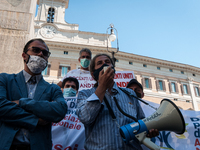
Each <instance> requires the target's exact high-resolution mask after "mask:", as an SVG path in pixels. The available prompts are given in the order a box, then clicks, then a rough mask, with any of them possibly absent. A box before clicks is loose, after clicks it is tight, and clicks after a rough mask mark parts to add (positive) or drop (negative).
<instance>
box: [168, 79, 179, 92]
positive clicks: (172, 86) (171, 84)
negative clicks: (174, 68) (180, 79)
mask: <svg viewBox="0 0 200 150" xmlns="http://www.w3.org/2000/svg"><path fill="white" fill-rule="evenodd" d="M169 91H170V92H172V93H178V86H177V83H176V82H175V81H171V82H169Z"/></svg>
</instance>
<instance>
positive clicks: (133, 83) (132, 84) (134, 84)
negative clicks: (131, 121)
mask: <svg viewBox="0 0 200 150" xmlns="http://www.w3.org/2000/svg"><path fill="white" fill-rule="evenodd" d="M126 88H129V89H132V90H133V91H134V92H135V94H136V95H137V97H138V98H143V97H144V92H143V87H142V85H141V84H140V83H139V82H138V81H137V80H136V79H132V80H130V81H129V83H128V84H127V86H126Z"/></svg>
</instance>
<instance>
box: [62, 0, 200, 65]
mask: <svg viewBox="0 0 200 150" xmlns="http://www.w3.org/2000/svg"><path fill="white" fill-rule="evenodd" d="M65 21H66V22H68V23H72V24H73V23H75V24H79V30H80V31H88V32H97V33H106V30H107V28H108V27H109V24H110V23H113V24H114V27H115V28H116V29H117V30H118V36H119V50H120V51H122V52H128V53H133V54H138V55H143V56H148V57H153V58H158V59H163V60H168V61H173V62H178V63H183V64H188V65H192V66H196V67H199V68H200V61H199V57H200V1H199V0H123V1H122V0H87V1H86V0H85V1H83V0H69V7H68V9H66V12H65ZM114 46H115V45H114ZM115 47H116V46H115Z"/></svg>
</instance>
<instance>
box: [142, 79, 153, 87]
mask: <svg viewBox="0 0 200 150" xmlns="http://www.w3.org/2000/svg"><path fill="white" fill-rule="evenodd" d="M142 85H143V87H144V88H147V89H151V88H152V85H151V79H149V78H143V79H142Z"/></svg>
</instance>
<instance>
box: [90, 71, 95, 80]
mask: <svg viewBox="0 0 200 150" xmlns="http://www.w3.org/2000/svg"><path fill="white" fill-rule="evenodd" d="M91 76H92V78H93V79H94V75H93V72H91ZM94 80H95V79H94Z"/></svg>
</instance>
